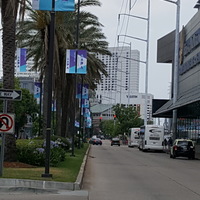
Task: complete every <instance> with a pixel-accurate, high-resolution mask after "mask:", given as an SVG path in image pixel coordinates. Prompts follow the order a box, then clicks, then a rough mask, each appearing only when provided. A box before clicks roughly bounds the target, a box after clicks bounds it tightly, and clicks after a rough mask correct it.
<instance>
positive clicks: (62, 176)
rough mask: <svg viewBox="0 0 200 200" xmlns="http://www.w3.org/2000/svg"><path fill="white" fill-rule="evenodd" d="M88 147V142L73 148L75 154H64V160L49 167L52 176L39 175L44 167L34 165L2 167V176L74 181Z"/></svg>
mask: <svg viewBox="0 0 200 200" xmlns="http://www.w3.org/2000/svg"><path fill="white" fill-rule="evenodd" d="M88 147H89V144H87V143H86V144H84V147H83V148H80V149H76V148H75V151H74V155H75V156H70V155H71V153H70V152H69V153H67V154H66V159H65V161H63V162H61V163H60V164H59V165H58V166H57V167H50V171H49V173H50V174H52V178H44V177H41V175H42V174H44V170H45V168H44V167H34V166H33V168H31V167H29V168H5V167H4V169H3V176H2V178H13V179H31V180H45V181H47V180H48V181H59V182H75V181H76V178H77V176H78V173H79V170H80V167H81V164H82V162H83V159H84V156H85V154H86V152H87V149H88Z"/></svg>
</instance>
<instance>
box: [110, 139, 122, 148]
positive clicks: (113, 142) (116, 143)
mask: <svg viewBox="0 0 200 200" xmlns="http://www.w3.org/2000/svg"><path fill="white" fill-rule="evenodd" d="M113 145H118V146H120V139H119V138H112V140H111V146H113Z"/></svg>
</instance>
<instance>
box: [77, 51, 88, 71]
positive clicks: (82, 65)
mask: <svg viewBox="0 0 200 200" xmlns="http://www.w3.org/2000/svg"><path fill="white" fill-rule="evenodd" d="M77 56H78V57H77V74H86V73H87V51H86V50H78V53H77Z"/></svg>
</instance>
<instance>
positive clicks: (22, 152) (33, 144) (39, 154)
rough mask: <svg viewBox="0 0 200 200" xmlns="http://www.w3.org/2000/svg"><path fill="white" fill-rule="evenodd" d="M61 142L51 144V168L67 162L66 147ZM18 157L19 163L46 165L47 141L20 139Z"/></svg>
mask: <svg viewBox="0 0 200 200" xmlns="http://www.w3.org/2000/svg"><path fill="white" fill-rule="evenodd" d="M59 141H60V140H59V139H58V140H56V141H51V143H50V166H57V165H58V164H59V163H60V162H61V161H64V160H65V153H66V152H65V151H66V149H68V148H69V147H68V148H66V146H65V145H63V144H61V143H60V142H59ZM16 145H17V156H18V160H19V162H23V163H27V164H30V165H35V166H44V165H45V157H46V153H45V147H46V140H38V139H36V140H35V139H31V140H28V139H19V140H17V142H16Z"/></svg>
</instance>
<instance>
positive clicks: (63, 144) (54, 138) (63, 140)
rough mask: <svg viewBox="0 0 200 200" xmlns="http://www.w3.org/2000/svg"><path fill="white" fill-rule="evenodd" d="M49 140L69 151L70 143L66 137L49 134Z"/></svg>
mask: <svg viewBox="0 0 200 200" xmlns="http://www.w3.org/2000/svg"><path fill="white" fill-rule="evenodd" d="M51 141H54V142H56V143H57V144H58V145H59V146H60V147H61V148H62V149H64V150H65V151H66V152H67V151H69V149H70V146H71V144H70V142H69V139H67V138H63V137H60V136H56V135H53V136H51Z"/></svg>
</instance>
